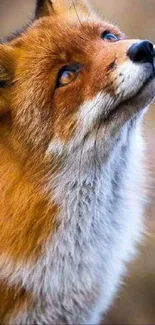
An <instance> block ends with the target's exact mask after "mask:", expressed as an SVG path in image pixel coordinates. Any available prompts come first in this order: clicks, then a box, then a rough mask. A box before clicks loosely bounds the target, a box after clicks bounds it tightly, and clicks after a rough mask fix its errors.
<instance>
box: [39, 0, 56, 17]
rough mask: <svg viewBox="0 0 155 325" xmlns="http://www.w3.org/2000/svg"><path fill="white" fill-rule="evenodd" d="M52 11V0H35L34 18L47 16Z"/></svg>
mask: <svg viewBox="0 0 155 325" xmlns="http://www.w3.org/2000/svg"><path fill="white" fill-rule="evenodd" d="M51 11H52V0H37V1H36V9H35V18H36V19H39V18H41V17H44V16H49V15H50V14H51Z"/></svg>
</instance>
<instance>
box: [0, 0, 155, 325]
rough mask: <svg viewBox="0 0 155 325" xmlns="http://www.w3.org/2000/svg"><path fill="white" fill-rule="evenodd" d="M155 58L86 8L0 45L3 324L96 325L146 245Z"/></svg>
mask: <svg viewBox="0 0 155 325" xmlns="http://www.w3.org/2000/svg"><path fill="white" fill-rule="evenodd" d="M154 96H155V49H154V46H153V44H152V43H151V42H150V41H147V40H144V41H140V40H129V39H127V38H126V37H125V35H124V34H123V33H122V32H120V30H119V29H118V28H117V27H115V26H113V25H111V24H109V23H107V22H106V21H102V20H101V19H100V18H99V17H98V16H97V15H96V14H95V12H94V11H93V10H92V9H91V6H90V5H89V4H87V2H86V1H83V0H74V1H71V0H53V1H50V0H38V1H37V4H36V14H35V19H34V20H33V22H32V23H31V24H30V26H28V27H27V28H26V29H25V30H24V31H23V32H22V33H19V35H16V36H14V37H11V38H10V39H9V40H4V41H1V44H0V157H1V158H0V186H1V195H0V323H1V324H98V323H99V322H100V319H101V315H102V314H103V315H104V314H105V313H106V311H107V310H108V308H109V306H110V305H111V304H112V301H113V299H114V297H115V295H116V293H117V290H118V288H119V285H120V282H121V279H122V276H123V275H124V273H125V270H126V263H127V262H128V261H129V260H130V259H131V258H132V257H133V256H134V254H135V252H136V245H137V243H138V242H139V240H140V239H141V237H142V233H143V217H142V215H143V206H144V204H143V191H142V188H143V186H144V184H145V172H144V170H143V162H142V158H143V139H142V137H141V131H140V130H141V121H142V117H143V115H144V113H145V110H146V107H147V106H148V104H149V103H150V102H151V101H152V100H153V98H154Z"/></svg>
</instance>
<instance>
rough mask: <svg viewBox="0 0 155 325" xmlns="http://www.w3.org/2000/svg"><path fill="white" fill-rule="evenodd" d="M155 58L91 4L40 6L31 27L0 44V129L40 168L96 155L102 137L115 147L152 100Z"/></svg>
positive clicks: (63, 1) (64, 1) (74, 0)
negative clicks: (74, 155)
mask: <svg viewBox="0 0 155 325" xmlns="http://www.w3.org/2000/svg"><path fill="white" fill-rule="evenodd" d="M154 58H155V50H154V47H153V44H152V43H151V42H149V41H140V40H129V39H127V38H126V37H125V35H124V34H123V33H122V32H120V30H119V29H118V28H117V27H115V26H113V25H111V24H109V23H107V22H106V21H102V20H101V19H100V18H99V17H98V16H97V15H96V14H95V13H94V12H93V10H92V9H91V8H90V6H89V5H88V4H87V2H86V1H83V0H53V1H50V0H38V2H37V6H36V19H35V20H34V21H33V23H32V24H31V26H29V27H28V28H27V29H26V30H25V31H24V32H23V33H21V34H20V35H19V36H18V37H16V38H14V39H12V40H11V41H9V42H3V43H1V44H0V120H1V123H3V124H4V123H6V120H7V123H8V120H9V133H10V134H11V137H13V138H14V139H15V143H16V146H17V147H18V149H19V150H20V152H21V153H22V154H23V153H25V152H28V153H30V154H32V155H33V154H35V156H36V161H37V159H39V158H38V157H44V158H46V159H48V158H49V157H50V156H51V157H55V156H56V157H57V156H61V155H63V154H64V153H65V154H67V153H69V152H70V151H71V150H75V148H77V147H79V146H80V145H81V143H83V141H84V140H85V141H86V142H87V144H88V147H89V148H90V147H91V146H94V142H95V141H96V133H97V132H98V131H99V130H100V139H101V140H102V141H103V143H104V141H109V137H111V135H112V134H115V133H116V132H119V130H120V128H122V127H123V125H124V124H125V123H126V122H127V121H128V120H130V119H131V118H132V117H134V116H136V115H137V114H139V112H140V111H141V109H143V108H144V107H146V105H148V104H149V103H150V101H151V100H152V99H153V97H154V95H155V78H154V77H155V74H154V67H155V63H154V61H155V59H154ZM6 117H7V119H6ZM105 139H106V140H105Z"/></svg>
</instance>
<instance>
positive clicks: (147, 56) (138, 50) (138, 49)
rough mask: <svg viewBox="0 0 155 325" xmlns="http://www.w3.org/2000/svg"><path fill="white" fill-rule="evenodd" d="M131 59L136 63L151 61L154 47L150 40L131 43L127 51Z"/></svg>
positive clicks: (154, 55)
mask: <svg viewBox="0 0 155 325" xmlns="http://www.w3.org/2000/svg"><path fill="white" fill-rule="evenodd" d="M127 55H128V57H129V58H130V60H131V61H133V62H137V63H153V59H154V57H155V49H154V47H153V44H152V43H151V42H150V41H142V42H139V43H136V44H133V45H132V46H131V47H130V48H129V50H128V52H127Z"/></svg>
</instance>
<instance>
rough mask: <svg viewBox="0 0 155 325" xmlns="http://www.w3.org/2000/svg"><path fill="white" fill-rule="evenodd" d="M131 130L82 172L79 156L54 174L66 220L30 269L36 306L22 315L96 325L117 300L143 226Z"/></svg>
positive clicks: (137, 154) (136, 146) (138, 147)
mask: <svg viewBox="0 0 155 325" xmlns="http://www.w3.org/2000/svg"><path fill="white" fill-rule="evenodd" d="M129 131H130V130H129V125H126V127H124V129H123V131H122V135H121V139H120V140H119V141H118V143H117V144H116V146H115V147H114V148H113V152H112V153H111V155H110V158H109V159H108V160H107V161H105V162H104V163H103V164H100V159H99V161H96V163H95V164H94V162H92V159H91V158H90V161H89V157H88V159H86V160H87V166H85V168H84V169H83V168H82V166H81V162H80V167H81V168H82V171H81V169H80V172H79V168H77V163H76V162H77V158H75V160H74V162H75V164H74V163H73V161H71V162H70V164H69V165H67V166H66V167H65V169H64V170H63V171H62V172H61V174H60V175H58V177H57V179H56V180H55V184H57V185H56V186H55V199H56V201H57V202H58V203H59V204H60V206H61V212H60V215H59V218H60V221H61V226H60V228H59V231H58V233H57V234H56V235H55V236H54V237H53V239H52V242H51V243H50V244H49V245H48V247H47V248H46V254H44V256H43V257H42V258H41V260H40V261H39V263H38V264H37V265H36V266H35V268H34V269H33V270H32V271H31V272H30V273H29V276H28V278H29V286H30V287H32V288H33V290H34V292H35V294H36V295H37V296H38V304H37V305H36V309H35V310H33V311H29V313H28V314H27V315H25V316H24V321H25V320H26V321H27V322H28V321H31V322H32V321H33V322H34V323H35V322H41V323H52V324H60V323H67V324H77V323H78V324H88V323H89V322H90V323H91V324H92V323H96V322H98V321H99V317H100V313H101V312H103V313H104V312H105V311H106V309H107V308H108V306H109V304H111V301H112V299H113V297H114V296H115V293H116V291H117V288H118V286H119V283H120V278H121V276H122V274H123V273H124V271H125V266H124V265H125V263H126V262H127V261H128V260H130V258H131V256H132V254H134V253H135V244H136V242H137V241H139V238H140V235H141V231H142V202H141V192H140V188H141V185H142V184H141V182H142V178H141V173H142V172H141V170H140V168H141V165H140V167H139V164H140V163H141V162H140V160H141V151H142V141H141V137H140V135H139V131H137V130H136V129H134V128H132V132H129ZM129 133H131V134H129ZM133 140H134V141H133ZM135 180H136V184H135ZM20 321H21V320H20ZM22 321H23V318H22Z"/></svg>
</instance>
